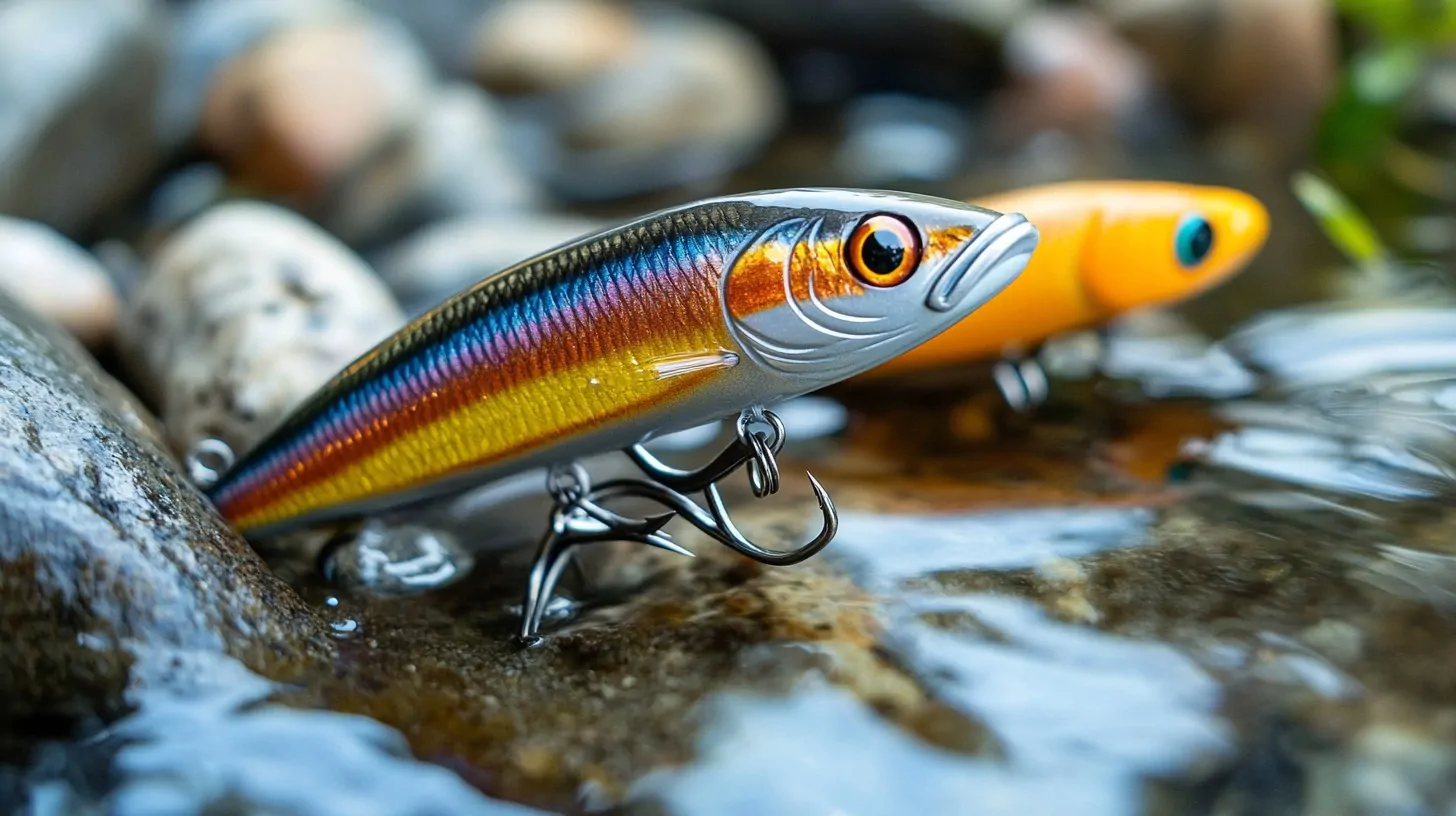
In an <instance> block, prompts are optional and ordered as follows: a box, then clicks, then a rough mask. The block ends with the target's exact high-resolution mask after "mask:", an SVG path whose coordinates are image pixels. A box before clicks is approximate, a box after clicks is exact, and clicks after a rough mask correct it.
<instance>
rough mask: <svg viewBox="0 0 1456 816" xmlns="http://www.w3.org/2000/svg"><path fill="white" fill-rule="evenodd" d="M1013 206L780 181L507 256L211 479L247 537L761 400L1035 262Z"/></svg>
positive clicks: (899, 339) (885, 343) (843, 370)
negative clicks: (516, 258) (507, 262)
mask: <svg viewBox="0 0 1456 816" xmlns="http://www.w3.org/2000/svg"><path fill="white" fill-rule="evenodd" d="M1037 238H1038V235H1037V230H1036V228H1035V227H1033V226H1032V224H1031V223H1029V222H1028V221H1027V220H1026V219H1025V218H1023V217H1022V216H1020V215H1015V214H1011V215H1003V214H1001V213H999V212H996V211H993V210H989V209H985V208H983V207H977V206H972V205H966V204H962V203H959V202H953V201H946V200H943V199H935V198H928V197H921V196H914V195H907V194H896V193H886V192H871V191H853V190H831V189H810V190H785V191H771V192H764V193H756V194H749V195H741V196H730V197H723V198H717V199H710V200H707V201H701V202H697V203H693V204H689V205H685V206H681V207H676V208H671V209H667V210H663V211H660V212H657V213H654V214H652V215H648V216H646V217H644V218H641V219H638V220H636V221H633V222H631V223H628V224H626V225H623V226H621V227H618V228H615V229H612V230H609V231H606V232H603V233H600V234H597V235H593V236H589V237H584V238H582V239H579V240H577V241H574V242H571V243H569V244H566V245H563V246H561V247H559V248H557V249H554V250H552V251H549V252H547V253H544V254H542V255H540V256H537V257H535V258H532V259H529V260H527V261H524V262H522V263H520V264H518V265H516V266H514V267H512V268H510V269H506V270H504V271H502V272H499V273H497V274H495V275H492V276H490V277H488V278H486V279H485V280H482V281H481V282H479V283H478V284H476V285H475V286H473V287H471V288H470V289H468V290H466V291H464V292H462V293H460V294H459V295H457V296H455V297H454V298H452V299H450V300H448V301H446V302H445V303H443V304H441V305H440V306H439V307H437V308H436V309H434V310H432V311H431V312H428V313H426V314H424V315H422V316H420V317H419V318H418V319H416V320H415V321H413V322H412V323H411V324H409V325H408V326H406V327H405V328H403V329H401V330H400V331H399V332H398V333H396V334H395V335H394V336H392V337H391V338H389V339H387V340H385V341H384V342H382V343H381V344H379V345H378V346H377V347H376V348H374V349H373V350H371V351H369V352H368V353H366V354H364V355H363V356H362V357H360V358H359V359H358V360H357V361H355V362H354V363H352V364H351V365H349V366H348V367H347V368H345V369H344V370H343V371H342V372H340V373H339V374H338V375H337V376H335V377H334V378H333V379H332V380H331V381H330V382H329V383H327V384H326V385H324V386H323V387H322V388H321V389H320V390H319V391H318V392H317V393H316V394H314V395H313V396H312V397H311V398H310V399H308V400H306V401H305V402H304V403H303V404H302V405H301V406H300V407H299V408H298V409H296V410H295V411H294V412H293V414H292V415H291V416H290V417H288V418H287V419H286V420H285V421H284V422H283V423H282V424H281V425H280V426H279V427H278V429H277V430H276V431H274V432H273V433H272V434H271V435H270V436H269V437H268V438H267V439H265V440H264V441H263V442H262V443H261V444H259V445H257V446H256V447H255V448H254V449H253V450H252V451H250V452H249V453H248V454H247V455H246V456H245V457H244V458H242V459H241V460H240V461H239V462H238V463H237V464H236V465H235V466H234V467H232V468H231V469H230V470H229V471H228V472H227V473H225V474H224V475H223V476H222V478H221V479H219V480H218V481H217V482H216V483H215V484H214V485H212V486H211V487H210V489H209V494H210V495H211V497H212V499H213V501H214V502H215V504H216V505H217V507H218V508H219V510H220V511H221V512H222V514H223V516H224V517H225V518H227V519H228V520H229V521H230V522H231V523H232V524H234V525H235V526H236V527H237V528H239V529H240V530H241V531H242V532H243V533H244V534H246V535H247V536H249V537H251V538H260V537H266V536H270V535H274V534H277V533H281V532H286V531H288V530H291V529H296V528H299V527H307V526H311V525H316V524H321V523H326V522H331V521H339V520H345V519H350V518H357V517H360V516H364V515H367V514H369V513H371V512H377V511H380V510H383V509H387V508H392V507H398V506H401V505H405V504H409V503H411V502H415V501H420V500H424V499H428V498H432V497H436V496H440V495H443V494H448V493H451V492H455V491H458V490H461V489H464V488H466V487H469V486H472V485H476V484H480V483H483V482H486V481H491V480H494V479H496V478H500V477H504V476H507V475H510V474H512V473H515V472H518V471H521V470H525V469H529V468H534V467H539V466H542V465H548V464H555V463H564V462H569V461H572V460H574V459H576V458H578V457H580V456H584V455H588V454H592V453H599V452H605V451H610V450H614V449H624V448H628V447H630V446H632V445H634V444H636V443H639V442H641V441H643V440H644V439H646V438H648V437H650V436H652V435H655V434H659V433H666V432H670V431H674V430H680V429H684V428H687V427H691V426H694V425H698V424H702V423H704V422H707V421H710V420H714V419H719V418H722V417H725V416H730V415H732V414H735V413H738V412H739V411H742V410H744V409H746V408H749V407H752V406H767V405H772V404H774V403H776V402H778V401H781V400H783V399H787V398H790V397H794V396H798V395H800V394H804V393H807V392H810V391H813V390H817V389H819V388H822V387H824V386H827V385H830V384H833V383H835V382H839V381H841V380H844V379H847V378H849V377H852V376H854V375H856V374H859V373H861V372H863V371H866V370H868V369H870V368H872V367H874V366H876V365H879V364H881V363H883V362H885V361H886V360H889V359H891V358H893V357H895V356H896V355H898V354H901V353H903V352H905V351H907V350H909V349H912V348H914V347H915V346H916V345H918V344H920V343H922V342H924V341H925V340H926V339H928V338H930V337H932V336H934V335H935V334H937V333H938V332H940V331H943V330H945V329H947V328H949V327H951V326H952V325H955V324H956V323H957V322H958V321H960V320H961V319H962V318H964V317H965V316H966V315H968V314H970V313H971V312H972V311H974V310H976V309H978V308H980V307H981V306H982V305H983V304H985V303H987V302H988V301H990V300H991V299H992V298H994V297H995V296H996V295H997V294H998V293H1000V292H1001V291H1002V290H1003V289H1004V288H1005V287H1006V286H1007V285H1008V284H1010V283H1011V282H1012V281H1013V280H1014V279H1015V278H1016V277H1017V275H1019V274H1020V273H1021V271H1022V269H1023V268H1024V267H1025V266H1026V263H1027V260H1028V258H1029V257H1030V256H1031V253H1032V251H1033V249H1034V248H1035V247H1036V244H1037Z"/></svg>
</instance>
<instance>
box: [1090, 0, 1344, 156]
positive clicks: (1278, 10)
mask: <svg viewBox="0 0 1456 816" xmlns="http://www.w3.org/2000/svg"><path fill="white" fill-rule="evenodd" d="M1093 7H1094V8H1097V9H1098V10H1099V11H1101V12H1102V13H1103V14H1104V15H1105V16H1106V18H1107V19H1108V20H1110V21H1111V22H1112V24H1113V25H1114V26H1115V27H1116V28H1117V29H1118V30H1119V31H1121V32H1122V33H1123V34H1124V35H1125V36H1126V37H1127V38H1128V39H1129V40H1130V41H1131V42H1132V43H1133V44H1135V45H1137V46H1138V47H1139V48H1141V49H1142V50H1143V52H1144V53H1146V54H1147V55H1148V58H1149V59H1150V60H1151V62H1152V64H1153V66H1154V69H1155V70H1156V72H1157V74H1158V77H1159V79H1160V80H1161V83H1162V84H1163V86H1164V87H1165V88H1166V89H1167V91H1168V93H1169V94H1170V95H1171V97H1172V98H1173V99H1174V100H1175V101H1176V102H1177V104H1178V105H1180V106H1181V107H1182V108H1183V109H1184V110H1186V111H1189V112H1191V113H1193V114H1194V115H1195V116H1197V117H1199V118H1201V119H1203V120H1205V121H1208V122H1212V123H1215V124H1228V123H1242V124H1245V125H1249V126H1252V127H1253V128H1254V129H1255V130H1257V131H1259V132H1262V133H1264V134H1266V136H1267V137H1268V139H1269V140H1270V144H1272V145H1273V146H1274V147H1275V148H1276V149H1277V150H1278V151H1280V152H1282V153H1283V154H1284V155H1286V156H1289V155H1295V154H1298V153H1300V152H1302V151H1303V150H1305V149H1306V146H1307V145H1308V142H1309V130H1310V128H1311V127H1312V126H1313V123H1314V122H1315V120H1316V118H1317V117H1318V116H1319V114H1320V113H1321V111H1323V109H1324V105H1325V100H1326V99H1327V98H1328V95H1329V94H1330V92H1331V91H1332V90H1333V88H1334V82H1335V74H1336V71H1337V69H1338V56H1337V53H1336V51H1337V43H1338V37H1337V34H1336V30H1335V25H1336V20H1335V10H1334V9H1333V8H1332V7H1331V6H1330V4H1329V3H1326V2H1324V0H1231V2H1220V0H1158V1H1157V2H1154V0H1097V2H1096V3H1094V4H1093Z"/></svg>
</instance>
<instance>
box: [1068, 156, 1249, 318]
mask: <svg viewBox="0 0 1456 816" xmlns="http://www.w3.org/2000/svg"><path fill="white" fill-rule="evenodd" d="M1087 192H1088V194H1089V197H1090V196H1093V195H1096V193H1094V192H1093V191H1092V190H1091V189H1089V190H1088V191H1087ZM1088 230H1089V231H1088V234H1087V237H1086V243H1085V244H1084V248H1083V255H1082V258H1081V275H1082V284H1083V286H1084V287H1085V288H1086V291H1087V293H1088V294H1089V295H1090V296H1091V298H1092V299H1093V300H1094V301H1095V302H1096V304H1097V305H1098V306H1099V307H1100V308H1102V309H1104V310H1106V311H1107V312H1108V313H1120V312H1124V311H1127V310H1129V309H1134V308H1138V307H1143V306H1154V305H1162V304H1167V303H1172V302H1176V301H1180V300H1185V299H1187V298H1190V297H1193V296H1194V295H1196V294H1199V293H1201V292H1203V291H1205V290H1207V289H1210V288H1212V287H1213V286H1215V285H1216V284H1218V283H1221V282H1223V281H1224V280H1226V279H1228V278H1229V277H1231V276H1233V275H1234V274H1235V273H1237V272H1238V271H1239V270H1241V269H1243V268H1244V266H1245V265H1247V264H1248V262H1249V261H1250V260H1251V259H1252V258H1253V256H1254V255H1255V254H1256V253H1257V252H1258V251H1259V250H1260V249H1261V248H1262V247H1263V245H1264V240H1265V238H1266V237H1267V236H1268V234H1269V213H1268V211H1267V210H1265V208H1264V205H1263V204H1261V203H1260V202H1259V200H1258V199H1256V198H1254V197H1253V196H1251V195H1249V194H1247V193H1243V192H1240V191H1238V190H1231V189H1227V188H1223V187H1203V186H1197V185H1187V184H1164V183H1156V182H1149V183H1125V184H1122V185H1119V186H1118V188H1117V189H1116V190H1115V191H1114V192H1111V193H1110V194H1107V195H1105V196H1102V197H1101V198H1100V200H1099V203H1098V207H1097V212H1096V217H1095V218H1094V219H1093V221H1092V222H1091V224H1090V225H1089V227H1088Z"/></svg>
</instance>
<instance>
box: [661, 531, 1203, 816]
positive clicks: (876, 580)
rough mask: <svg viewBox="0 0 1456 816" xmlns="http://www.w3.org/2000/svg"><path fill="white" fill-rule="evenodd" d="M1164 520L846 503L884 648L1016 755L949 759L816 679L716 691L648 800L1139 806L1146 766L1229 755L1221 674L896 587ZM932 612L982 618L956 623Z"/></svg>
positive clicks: (1110, 809)
mask: <svg viewBox="0 0 1456 816" xmlns="http://www.w3.org/2000/svg"><path fill="white" fill-rule="evenodd" d="M1151 520H1152V514H1151V513H1150V512H1149V511H1148V510H1146V509H1142V508H1098V507H1090V508H1071V507H1054V508H1045V509H1027V510H1017V511H1006V512H995V513H984V514H971V513H964V514H947V515H939V516H937V515H877V514H871V513H862V512H856V513H847V514H846V517H845V525H844V533H843V536H842V538H841V539H840V540H839V541H838V542H837V547H836V549H835V550H834V551H833V552H834V553H835V554H834V556H833V557H834V559H835V560H836V561H839V562H841V563H843V564H844V565H845V566H847V567H849V568H850V570H851V571H852V572H853V573H854V574H856V575H857V576H858V578H859V580H860V582H861V583H862V584H865V585H867V586H869V587H871V588H873V589H875V590H877V591H878V592H880V593H882V594H883V595H885V596H887V597H886V601H887V603H888V604H889V610H888V620H887V625H888V632H887V634H886V636H885V637H884V638H883V640H882V646H883V647H884V648H885V649H886V650H887V651H888V653H889V654H891V655H892V656H893V658H894V659H895V661H896V662H897V663H898V664H899V665H902V666H904V667H905V668H906V670H908V671H910V672H912V673H913V674H914V675H915V676H916V677H917V678H918V679H919V680H920V682H921V683H922V684H923V685H924V686H925V687H926V688H927V689H928V691H929V693H930V694H931V695H933V696H934V697H936V698H937V699H939V700H941V701H942V702H945V703H947V704H949V705H951V706H953V707H955V708H957V709H958V710H960V711H961V712H963V713H965V714H967V715H969V716H971V717H973V718H975V719H976V720H978V721H980V722H981V723H983V724H984V725H985V726H986V727H987V728H988V729H989V730H990V731H991V733H992V734H993V735H994V736H995V737H996V738H997V740H998V741H999V742H1000V744H1001V745H1002V746H1003V748H1004V754H1005V756H1004V759H1003V758H969V757H961V756H955V755H951V754H947V753H946V752H944V751H941V750H939V749H937V748H933V747H931V746H928V745H925V744H921V743H918V742H916V741H915V739H914V738H913V737H910V736H908V735H906V734H905V733H904V732H901V731H898V730H897V729H896V728H895V727H894V726H892V725H890V724H888V723H886V722H884V721H882V720H881V719H880V718H879V717H878V715H876V714H875V713H874V712H873V711H872V710H871V709H869V708H868V707H867V706H866V705H864V704H863V703H860V702H858V701H856V700H855V699H854V698H852V697H849V696H847V695H845V694H842V693H839V692H836V691H830V690H827V689H823V688H819V687H809V688H801V689H800V690H799V691H797V692H795V693H794V694H792V695H791V696H789V697H787V698H785V699H777V700H768V699H765V700H759V699H742V698H736V697H732V698H727V699H721V700H719V702H718V704H717V705H716V706H715V707H714V709H713V711H714V717H715V718H714V719H713V720H712V722H713V725H712V726H711V727H710V729H709V730H708V732H707V733H705V734H704V735H703V737H702V739H701V743H700V752H701V758H700V760H699V761H698V762H697V763H696V764H695V765H694V766H693V767H691V768H690V769H688V770H685V771H682V772H678V773H671V774H659V775H655V776H653V777H650V778H648V779H647V780H644V782H643V784H642V785H641V786H640V792H641V794H642V795H644V796H652V797H655V798H659V799H662V800H664V801H666V802H667V803H668V804H669V806H670V807H671V809H672V812H674V813H683V814H720V813H721V814H728V813H748V812H755V813H756V812H762V813H770V814H777V813H783V814H790V813H804V812H816V813H832V812H843V813H856V814H881V813H883V814H891V813H951V812H998V813H1000V812H1005V813H1027V814H1033V813H1047V814H1061V813H1067V812H1078V813H1087V814H1109V815H1110V814H1122V813H1132V812H1137V811H1138V803H1139V801H1140V799H1141V797H1142V779H1143V778H1144V777H1145V776H1147V775H1150V774H1161V773H1165V772H1178V771H1181V770H1184V769H1186V768H1187V767H1188V766H1189V765H1190V764H1191V763H1195V762H1197V761H1199V760H1201V759H1207V758H1211V757H1217V756H1219V755H1222V754H1223V753H1225V752H1227V751H1228V750H1229V749H1230V740H1231V737H1230V734H1229V729H1228V726H1227V725H1226V724H1224V723H1223V721H1222V720H1221V719H1220V718H1219V717H1218V715H1217V708H1218V706H1219V703H1220V700H1221V692H1220V689H1219V686H1218V683H1217V682H1216V681H1215V680H1214V679H1213V678H1211V677H1210V676H1209V675H1207V674H1206V673H1204V671H1203V670H1201V669H1200V668H1199V667H1198V666H1197V665H1196V664H1195V663H1194V662H1193V661H1192V660H1190V659H1189V658H1187V657H1185V656H1184V655H1182V654H1180V653H1179V652H1177V651H1176V650H1174V649H1173V648H1171V647H1169V646H1166V645H1163V644H1159V643H1151V642H1138V641H1132V640H1127V639H1124V638H1119V637H1114V636H1111V635H1106V634H1102V633H1099V632H1097V631H1095V630H1091V629H1087V628H1083V627H1076V626H1071V625H1067V624H1062V623H1058V622H1055V621H1052V620H1050V619H1049V618H1048V617H1047V616H1046V614H1045V613H1044V612H1043V611H1042V609H1041V607H1040V606H1038V605H1037V604H1035V603H1033V602H1031V601H1027V600H1022V599H1016V598H1009V597H996V596H991V595H960V596H938V595H929V594H924V593H907V592H904V591H898V592H897V587H899V586H901V585H902V584H903V582H905V581H906V580H909V579H912V578H922V577H928V576H932V575H934V574H937V573H944V572H951V571H957V570H966V569H1014V568H1022V567H1028V566H1036V565H1040V564H1043V563H1045V562H1048V561H1052V560H1055V559H1062V558H1076V557H1080V556H1086V555H1089V554H1092V553H1095V552H1099V551H1103V550H1106V549H1109V548H1117V547H1132V546H1139V545H1141V544H1143V543H1145V541H1146V536H1145V533H1146V528H1147V526H1148V524H1149V523H1150V522H1151ZM897 594H898V597H896V595H897ZM930 613H934V614H935V616H936V617H937V618H938V619H944V618H946V617H947V616H951V617H956V616H959V617H967V618H970V619H973V620H974V622H975V624H976V626H974V627H960V626H957V627H953V628H941V627H939V626H937V625H935V624H932V623H930V622H928V620H927V619H926V618H925V616H926V615H927V614H930ZM1073 690H1075V692H1073ZM851 746H852V747H851ZM747 778H753V779H755V780H756V784H754V785H744V784H742V780H744V779H747ZM836 808H838V810H837V811H836Z"/></svg>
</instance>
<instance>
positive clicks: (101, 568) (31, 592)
mask: <svg viewBox="0 0 1456 816" xmlns="http://www.w3.org/2000/svg"><path fill="white" fill-rule="evenodd" d="M0 356H3V357H4V361H5V364H4V365H3V366H0V394H3V399H0V425H3V433H0V440H3V443H0V482H3V484H0V631H3V632H4V633H5V638H6V648H5V649H4V650H3V654H0V699H3V703H0V720H3V721H5V722H7V723H10V724H11V727H10V728H8V729H7V730H6V733H5V742H6V743H7V748H8V747H10V746H9V745H8V743H10V742H11V741H13V740H16V739H24V737H25V735H26V733H27V732H26V731H22V730H20V726H21V724H27V723H28V724H30V726H29V727H32V728H45V727H52V726H53V725H55V724H56V723H57V722H67V721H71V720H74V719H77V718H84V717H87V716H92V715H102V716H113V715H115V714H116V713H118V712H119V711H120V710H121V709H122V708H123V706H124V705H125V702H124V700H123V697H122V694H123V691H124V690H125V689H126V688H127V686H128V683H129V680H131V679H134V678H133V676H132V667H133V663H134V662H142V663H147V662H155V660H157V659H158V658H157V657H156V654H157V653H158V651H160V652H161V653H162V654H163V655H169V654H172V653H175V652H179V651H181V652H187V651H204V652H218V653H225V654H229V655H232V656H234V657H237V658H240V659H242V660H244V661H245V662H246V663H248V664H249V665H251V666H253V667H254V668H255V669H257V670H259V671H265V672H268V673H270V674H276V673H278V672H280V671H283V672H285V673H287V672H293V673H296V672H297V671H298V670H299V669H300V668H302V667H305V666H307V665H309V664H310V663H311V662H312V661H313V660H315V659H317V658H319V657H321V656H326V655H327V654H328V652H329V650H330V647H329V645H328V641H327V639H326V638H325V637H324V634H323V633H324V631H325V630H324V627H323V624H322V622H321V621H320V620H319V619H318V618H317V617H316V616H315V615H314V614H313V612H312V611H311V610H309V609H308V607H306V606H305V605H304V604H303V603H302V602H301V601H300V600H299V599H298V597H297V596H296V595H295V594H294V593H293V591H292V590H290V589H289V588H288V587H287V586H286V585H284V584H283V583H282V582H281V581H279V580H278V579H276V578H275V577H273V576H272V575H271V574H269V573H268V571H267V570H266V568H265V567H264V566H263V563H262V561H261V560H260V559H259V558H258V557H257V556H256V555H255V554H254V553H253V552H252V551H251V550H250V549H248V547H247V545H246V544H245V543H244V542H243V541H242V539H241V538H239V537H238V536H237V535H236V534H234V533H233V532H232V531H231V530H229V529H228V528H227V527H226V525H225V524H224V523H223V522H222V521H221V519H219V518H218V516H217V515H216V514H215V513H214V512H213V510H212V509H211V507H210V506H209V505H208V504H207V503H206V502H205V500H203V499H202V497H201V496H200V494H199V493H197V492H196V491H195V490H194V489H192V487H191V486H190V485H189V484H188V483H187V482H186V480H185V477H183V476H182V475H181V474H180V473H179V472H178V469H177V467H176V465H175V463H174V462H173V461H172V460H171V459H170V458H168V457H167V456H166V454H165V453H164V452H163V451H162V450H161V449H160V448H159V447H157V446H156V445H155V444H154V443H153V442H151V441H149V440H147V439H145V438H144V437H142V436H140V435H138V434H137V433H136V432H135V431H134V430H133V427H132V423H133V422H134V419H133V418H134V417H135V415H136V414H137V413H139V410H140V409H138V408H137V407H136V406H135V405H134V404H127V403H119V402H118V400H119V399H120V397H119V394H120V391H121V389H120V386H118V385H117V384H116V383H115V382H114V381H112V380H111V379H110V377H109V376H108V375H106V374H104V373H102V372H101V371H100V369H99V368H97V367H96V365H95V363H94V362H91V361H90V360H89V359H88V358H87V357H86V355H85V352H84V351H82V350H81V349H80V347H79V346H78V345H76V344H75V341H74V340H71V339H70V338H69V337H67V336H65V335H64V334H63V333H61V332H59V330H57V329H55V328H54V327H52V326H48V325H47V324H45V323H44V322H43V321H41V320H40V319H39V318H37V317H35V316H34V315H31V314H30V313H28V312H27V311H26V310H25V309H24V307H21V306H19V305H18V304H16V303H15V302H14V301H12V300H10V299H9V298H8V297H4V296H0ZM161 659H162V660H163V661H165V660H167V659H170V658H168V657H162V658H161ZM138 671H141V669H138ZM57 718H59V720H57ZM36 733H38V732H30V735H31V737H32V738H33V737H34V736H35V734H36ZM41 733H43V732H41Z"/></svg>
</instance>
